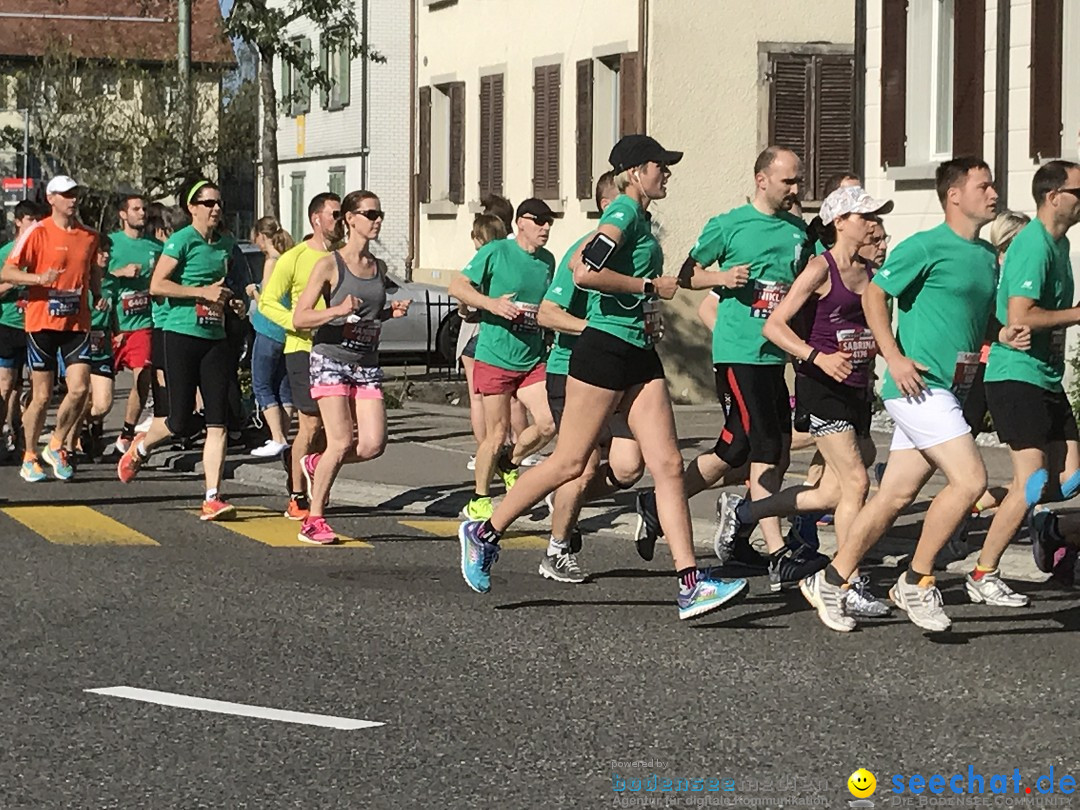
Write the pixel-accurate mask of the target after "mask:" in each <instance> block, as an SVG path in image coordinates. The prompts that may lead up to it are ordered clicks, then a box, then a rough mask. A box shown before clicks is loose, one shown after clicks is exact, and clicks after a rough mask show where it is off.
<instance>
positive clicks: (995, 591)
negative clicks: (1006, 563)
mask: <svg viewBox="0 0 1080 810" xmlns="http://www.w3.org/2000/svg"><path fill="white" fill-rule="evenodd" d="M964 589H965V590H967V595H968V597H969V598H970V599H971V601H972V602H975V603H976V604H984V603H985V604H987V605H993V606H994V607H1027V605H1028V602H1030V601H1031V600H1029V599H1028V598H1027V597H1026V596H1025V595H1024V594H1022V593H1017V592H1016V591H1014V590H1013V589H1012V588H1010V587H1009V586H1008V585H1006V584H1005V582H1004V581H1003V580H1002V579H1001V572H1000V571H999V570H997V569H995V570H993V571H988V572H986V573H985V574H983V575H982V576H981V577H979V578H978V579H975V578H974V577H973V576H972V575H971V574H968V575H967V577H966V578H965V579H964Z"/></svg>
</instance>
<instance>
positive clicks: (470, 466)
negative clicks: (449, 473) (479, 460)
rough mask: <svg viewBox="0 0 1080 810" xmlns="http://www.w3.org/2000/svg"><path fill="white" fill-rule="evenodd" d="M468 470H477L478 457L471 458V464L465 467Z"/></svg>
mask: <svg viewBox="0 0 1080 810" xmlns="http://www.w3.org/2000/svg"><path fill="white" fill-rule="evenodd" d="M465 469H466V470H470V471H474V470H476V456H469V463H468V464H466V465H465Z"/></svg>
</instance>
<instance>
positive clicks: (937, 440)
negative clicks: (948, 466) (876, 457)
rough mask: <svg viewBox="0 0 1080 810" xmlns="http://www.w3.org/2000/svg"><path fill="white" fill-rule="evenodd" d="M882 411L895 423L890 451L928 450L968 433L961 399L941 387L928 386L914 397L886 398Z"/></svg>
mask: <svg viewBox="0 0 1080 810" xmlns="http://www.w3.org/2000/svg"><path fill="white" fill-rule="evenodd" d="M885 410H886V411H888V413H889V416H891V417H892V420H893V422H894V423H895V424H896V429H895V430H894V431H893V438H892V443H891V444H890V445H889V450H890V451H896V450H928V449H929V448H931V447H936V446H937V445H939V444H944V443H945V442H948V441H952V440H953V439H955V438H958V437H960V436H969V435H971V426H970V425H968V423H967V420H966V419H964V410H963V408H961V406H960V401H959V400H958V399H957V398H956V395H955V394H954V393H953V392H952V391H946V390H945V389H943V388H931V389H929V390H927V391H924V392H923V393H922V394H920V395H919V396H918V397H915V398H912V397H895V398H893V399H887V400H885Z"/></svg>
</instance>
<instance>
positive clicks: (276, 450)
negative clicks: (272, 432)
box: [251, 439, 289, 458]
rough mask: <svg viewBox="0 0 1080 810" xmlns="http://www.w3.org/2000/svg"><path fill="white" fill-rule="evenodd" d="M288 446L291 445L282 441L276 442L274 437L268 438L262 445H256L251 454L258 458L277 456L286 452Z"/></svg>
mask: <svg viewBox="0 0 1080 810" xmlns="http://www.w3.org/2000/svg"><path fill="white" fill-rule="evenodd" d="M288 446H289V445H287V444H282V443H281V442H275V441H274V440H273V439H267V440H266V443H265V444H263V445H262V447H256V448H255V449H254V450H252V451H251V455H253V456H255V457H256V458H277V457H278V456H280V455H281V454H282V453H284V452H285V448H286V447H288Z"/></svg>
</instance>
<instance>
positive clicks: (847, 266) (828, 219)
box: [732, 186, 892, 618]
mask: <svg viewBox="0 0 1080 810" xmlns="http://www.w3.org/2000/svg"><path fill="white" fill-rule="evenodd" d="M890 210H892V203H891V202H888V201H883V200H875V199H873V198H872V197H871V196H870V195H869V194H867V193H866V191H865V190H863V189H862V188H861V187H860V186H844V187H841V188H838V189H837V190H836V191H834V192H833V193H832V194H830V195H829V196H828V197H826V198H825V201H824V202H823V203H822V206H821V219H822V222H823V223H824V224H825V225H826V227H827V229H828V232H829V234H828V235H829V237H830V240H827V241H832V242H833V246H832V247H831V248H830V249H829V250H827V251H825V252H824V253H823V254H821V255H820V256H816V257H815V258H813V259H811V260H810V262H809V263H808V264H807V265H806V269H805V270H803V272H802V273H800V274H799V276H798V277H797V278H796V279H795V283H794V284H793V285H792V286H791V290H790V291H789V292H788V294H787V296H786V297H785V298H784V300H783V301H782V302H781V303H780V305H779V306H777V308H776V309H775V310H774V311H773V312H772V314H771V315H770V316H769V318H768V320H767V321H766V322H765V326H764V329H763V334H764V335H765V337H766V338H768V339H769V340H771V341H772V342H773V343H775V344H776V345H777V346H779V347H780V348H781V349H783V350H784V351H786V352H787V353H788V354H790V355H791V356H792V358H793V359H794V361H795V371H796V375H795V399H796V412H795V427H796V429H798V430H807V429H808V430H809V432H810V435H811V436H812V437H813V438H814V441H815V442H816V443H817V446H818V450H819V451H820V452H821V454H822V456H824V458H825V473H824V475H823V476H822V478H821V481H820V482H819V483H818V484H817V486H813V487H810V486H796V487H791V488H789V489H785V490H783V491H781V492H779V493H777V494H776V495H773V496H771V497H769V498H764V499H762V500H758V501H752V502H751V501H743V502H742V503H741V504H739V505H738V507H737V509H735V510H734V511H735V514H734V515H733V516H732V518H733V520H734V522H735V525H737V526H740V527H741V526H747V525H750V524H752V523H754V522H756V521H758V520H761V519H762V518H765V517H774V516H790V515H795V514H799V513H803V512H830V511H832V512H834V514H835V518H834V525H835V528H836V542H837V545H838V546H842V545H843V544H844V542H845V541H846V539H847V532H848V528H849V527H850V525H851V523H852V521H853V520H854V519H855V515H856V514H858V512H859V510H860V509H861V508H862V506H863V503H864V502H865V500H866V493H867V490H868V489H869V486H870V482H869V478H868V476H867V474H866V467H865V466H864V464H863V458H862V453H861V452H860V447H859V441H860V437H866V436H869V433H870V408H871V405H872V403H873V396H874V392H873V387H872V380H873V374H872V371H873V363H874V357H875V355H876V353H877V346H876V344H875V342H874V337H873V335H872V334H871V332H870V330H869V328H867V325H866V318H865V316H864V315H863V310H862V292H863V290H864V289H866V286H867V284H869V283H870V278H871V276H872V275H873V267H872V265H871V264H870V263H868V262H867V261H866V260H865V259H863V257H862V256H860V255H859V250H860V249H861V248H862V247H863V246H864V245H865V244H866V243H867V242H868V241H869V239H870V237H871V235H872V232H873V227H874V223H875V222H877V221H879V217H880V215H882V214H886V213H888V212H889V211H890ZM804 307H805V308H807V309H808V310H809V311H810V313H812V315H813V322H812V326H811V327H810V333H809V335H808V336H807V337H806V338H803V337H801V336H800V335H798V334H796V332H795V330H794V329H792V327H791V324H790V322H791V321H792V320H794V319H795V318H796V317H797V316H798V315H799V314H800V312H802V311H803V310H804ZM800 422H801V424H800ZM851 586H852V587H850V588H848V589H846V590H845V591H844V593H845V608H846V609H847V610H848V611H849V612H850V613H851V614H853V615H858V616H862V617H864V618H865V617H867V616H881V615H885V614H887V613H888V608H887V606H886V605H885V604H884V603H882V602H880V601H878V600H876V599H874V598H873V597H872V596H871V595H870V593H869V591H868V589H867V580H866V579H865V578H864V577H860V576H859V574H858V572H856V573H855V574H854V575H853V576H852V580H851ZM800 587H802V588H803V589H804V591H805V589H806V587H807V586H806V583H805V582H804V583H803V584H802V585H801V586H800ZM808 598H810V597H809V596H808ZM811 601H813V600H812V599H811Z"/></svg>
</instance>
